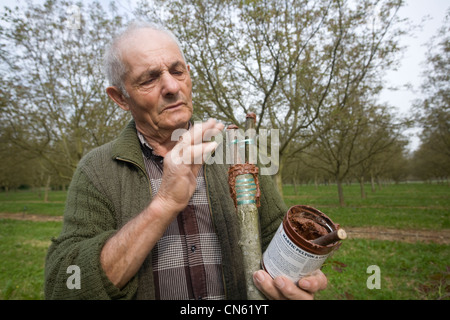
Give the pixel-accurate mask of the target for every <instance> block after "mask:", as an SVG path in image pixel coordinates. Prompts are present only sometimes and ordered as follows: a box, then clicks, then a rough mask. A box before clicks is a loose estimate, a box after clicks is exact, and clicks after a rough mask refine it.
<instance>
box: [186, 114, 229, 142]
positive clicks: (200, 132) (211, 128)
mask: <svg viewBox="0 0 450 320" xmlns="http://www.w3.org/2000/svg"><path fill="white" fill-rule="evenodd" d="M223 127H224V125H223V124H222V123H218V122H216V120H214V119H209V120H208V121H206V122H202V123H196V124H194V126H193V127H192V128H191V129H190V130H189V131H187V132H185V133H184V134H183V136H182V138H183V139H182V140H183V142H184V143H185V144H200V143H202V142H203V141H205V140H210V139H211V137H212V136H214V135H217V134H219V133H220V132H221V131H222V130H223ZM205 133H207V137H206V136H205ZM208 138H209V139H208Z"/></svg>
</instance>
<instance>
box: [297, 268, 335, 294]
mask: <svg viewBox="0 0 450 320" xmlns="http://www.w3.org/2000/svg"><path fill="white" fill-rule="evenodd" d="M327 285H328V279H327V277H326V276H325V274H324V273H323V272H322V271H321V270H317V271H314V272H313V273H312V274H311V275H310V276H307V277H304V278H302V279H300V280H299V282H298V286H299V287H300V288H301V289H303V290H306V291H308V292H311V293H315V292H317V291H319V290H324V289H326V287H327Z"/></svg>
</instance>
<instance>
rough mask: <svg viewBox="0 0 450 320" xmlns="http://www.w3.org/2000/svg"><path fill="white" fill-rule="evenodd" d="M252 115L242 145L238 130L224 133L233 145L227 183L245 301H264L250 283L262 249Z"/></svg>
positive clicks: (258, 267)
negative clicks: (241, 262)
mask: <svg viewBox="0 0 450 320" xmlns="http://www.w3.org/2000/svg"><path fill="white" fill-rule="evenodd" d="M255 121H256V116H255V114H253V113H251V114H248V115H247V117H246V122H245V132H246V134H247V136H245V139H244V140H243V141H240V140H239V139H236V131H235V130H236V129H237V126H229V127H228V128H227V129H228V131H227V133H228V141H229V142H230V143H231V144H232V145H231V146H232V148H233V151H232V152H231V153H232V154H233V155H234V156H233V157H234V159H233V165H232V166H231V167H230V169H229V171H228V183H229V185H230V193H231V197H232V198H233V200H234V204H235V206H236V212H237V215H238V221H239V247H240V248H241V251H242V256H243V260H244V272H245V281H246V288H247V299H249V300H263V299H265V297H264V295H263V294H262V293H261V292H260V291H259V290H258V289H257V288H256V287H255V285H254V283H253V273H254V272H255V271H257V270H259V269H261V267H260V261H261V255H262V249H261V231H260V224H259V214H258V207H259V205H260V203H259V197H260V190H259V180H258V167H257V166H256V165H254V164H252V163H249V159H250V158H251V147H255V145H254V141H255V140H254V138H255V136H256V134H254V133H255V132H254V129H255ZM242 147H244V148H245V159H244V161H242V159H239V153H240V152H239V148H242Z"/></svg>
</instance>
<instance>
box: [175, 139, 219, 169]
mask: <svg viewBox="0 0 450 320" xmlns="http://www.w3.org/2000/svg"><path fill="white" fill-rule="evenodd" d="M217 146H218V144H217V142H215V141H213V142H204V143H201V144H195V145H183V144H177V145H176V146H175V147H174V148H173V150H172V152H171V157H172V162H173V163H174V164H177V165H179V164H188V165H191V164H203V162H204V160H205V159H207V157H208V156H209V155H210V154H211V152H213V151H214V150H215V149H216V148H217Z"/></svg>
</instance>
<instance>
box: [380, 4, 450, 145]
mask: <svg viewBox="0 0 450 320" xmlns="http://www.w3.org/2000/svg"><path fill="white" fill-rule="evenodd" d="M447 8H450V1H448V0H406V5H405V6H404V7H403V8H401V9H400V11H399V14H400V16H401V17H402V18H403V17H406V18H408V19H410V20H411V22H412V23H413V24H415V25H419V24H420V26H421V28H420V29H419V30H415V32H414V36H407V37H404V38H403V39H402V42H401V44H402V45H405V46H407V48H406V49H405V51H404V52H403V56H402V59H401V65H400V67H399V68H398V70H397V71H390V72H388V73H387V76H386V87H387V88H388V87H397V88H398V90H396V91H393V90H384V91H383V93H382V94H381V97H380V99H381V102H387V103H388V104H389V105H391V106H394V107H396V108H397V109H398V110H399V114H408V113H409V111H410V109H411V105H412V103H413V101H414V100H415V99H418V98H420V92H419V88H420V85H421V84H422V73H423V72H424V70H425V61H426V52H427V50H428V48H427V46H426V44H427V43H428V42H429V40H430V39H431V38H432V37H433V36H435V35H436V34H437V32H438V30H439V29H440V27H441V26H442V25H443V22H444V18H445V15H446V11H447ZM424 19H425V21H423V20H424ZM407 85H410V87H407ZM418 132H419V130H418V129H413V130H410V131H409V132H408V133H409V134H411V135H412V136H411V139H410V140H411V143H410V146H409V147H410V149H412V150H414V149H415V148H417V146H418V144H419V140H418V137H417V133H418Z"/></svg>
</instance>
